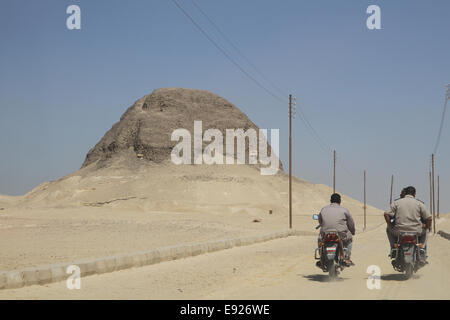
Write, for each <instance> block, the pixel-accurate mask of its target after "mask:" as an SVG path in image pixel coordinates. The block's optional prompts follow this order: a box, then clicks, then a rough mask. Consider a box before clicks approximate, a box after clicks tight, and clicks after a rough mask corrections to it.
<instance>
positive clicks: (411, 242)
mask: <svg viewBox="0 0 450 320" xmlns="http://www.w3.org/2000/svg"><path fill="white" fill-rule="evenodd" d="M418 240H419V238H418V236H417V234H415V233H408V232H401V233H400V234H399V235H398V237H397V241H396V242H395V243H394V248H392V250H391V254H390V255H389V256H390V258H391V259H392V260H391V263H392V266H393V267H394V270H396V271H398V272H404V273H405V277H406V279H409V278H411V276H412V275H413V274H414V273H416V272H417V270H419V269H420V268H421V267H423V266H424V265H425V264H426V262H425V263H424V262H421V260H422V261H424V260H425V258H426V251H425V248H424V247H423V244H422V243H419V241H418Z"/></svg>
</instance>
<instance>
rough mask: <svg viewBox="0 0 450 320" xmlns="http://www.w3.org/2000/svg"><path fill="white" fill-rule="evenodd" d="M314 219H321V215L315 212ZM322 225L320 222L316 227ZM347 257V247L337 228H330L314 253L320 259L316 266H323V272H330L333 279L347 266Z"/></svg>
mask: <svg viewBox="0 0 450 320" xmlns="http://www.w3.org/2000/svg"><path fill="white" fill-rule="evenodd" d="M313 219H314V220H319V215H317V214H314V215H313ZM320 227H321V226H320V224H319V225H318V226H317V227H316V229H319V228H320ZM346 257H347V249H346V248H345V247H344V245H343V243H342V239H341V237H340V235H339V232H337V231H336V230H329V231H327V232H326V233H325V234H324V235H323V237H322V239H321V240H320V242H319V246H318V248H316V250H315V253H314V258H315V259H316V260H318V262H317V263H316V266H317V267H319V268H321V269H322V271H323V272H328V274H329V277H330V279H332V280H333V279H336V278H337V276H338V275H339V273H340V271H342V270H344V268H345V267H346V266H347V265H346V263H345V259H346Z"/></svg>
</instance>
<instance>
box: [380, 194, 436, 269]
mask: <svg viewBox="0 0 450 320" xmlns="http://www.w3.org/2000/svg"><path fill="white" fill-rule="evenodd" d="M402 193H404V197H403V198H400V199H398V200H396V201H394V202H393V203H392V204H391V208H390V210H389V211H386V212H385V213H384V218H385V220H386V223H387V229H386V233H387V236H388V240H389V244H390V246H391V250H392V248H393V247H394V243H395V241H396V239H397V237H398V235H399V234H400V232H413V233H416V234H417V235H418V237H419V242H420V243H423V247H424V248H425V250H426V244H427V238H428V234H427V230H426V229H428V230H431V221H432V218H431V215H430V213H429V212H428V211H427V208H426V206H425V205H424V204H423V202H421V201H419V200H417V199H415V197H416V189H415V188H414V187H412V186H410V187H407V188H405V189H404V190H402ZM392 219H393V221H391V220H392ZM421 262H422V263H425V260H424V258H423V259H422V260H421Z"/></svg>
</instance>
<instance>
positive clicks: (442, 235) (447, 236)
mask: <svg viewBox="0 0 450 320" xmlns="http://www.w3.org/2000/svg"><path fill="white" fill-rule="evenodd" d="M437 234H438V235H440V236H441V237H442V238H445V239H447V240H450V233H448V232H445V231H442V230H439V231H438V232H437Z"/></svg>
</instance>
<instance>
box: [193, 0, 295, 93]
mask: <svg viewBox="0 0 450 320" xmlns="http://www.w3.org/2000/svg"><path fill="white" fill-rule="evenodd" d="M191 2H192V4H193V5H194V6H195V7H196V8H197V10H198V11H199V12H200V13H201V14H202V15H203V16H204V17H205V18H206V19H207V20H208V21H209V23H211V25H212V26H213V27H214V28H215V29H216V30H217V32H218V33H219V34H220V35H221V36H222V38H223V39H224V40H225V41H226V42H227V43H228V44H229V45H230V46H231V47H233V49H234V50H235V51H236V52H237V54H238V55H239V56H240V57H241V58H242V59H243V60H245V61H246V62H247V63H248V64H249V65H250V66H251V67H252V68H253V70H254V71H255V72H256V73H258V74H259V75H260V76H261V78H263V79H264V80H265V81H266V82H267V83H269V84H270V85H271V86H272V87H273V88H274V89H275V90H276V91H278V93H280V94H281V95H282V96H288V94H287V93H286V92H284V91H283V90H281V89H280V88H279V87H278V86H276V85H275V84H274V83H273V82H272V81H271V80H270V79H268V78H267V77H266V76H265V75H264V73H263V72H262V71H260V70H259V68H258V67H257V66H256V65H255V64H254V63H252V62H251V61H250V59H248V58H247V57H246V56H245V55H244V54H243V53H242V51H241V50H240V49H239V48H238V47H237V45H235V44H234V43H233V41H231V40H230V38H228V37H227V35H226V34H225V33H224V32H223V31H222V30H221V29H220V28H219V26H218V25H217V24H216V23H215V22H214V21H213V20H212V19H211V18H210V17H209V16H208V15H207V14H206V12H205V11H203V10H202V8H200V6H199V5H198V4H197V3H196V2H195V0H191Z"/></svg>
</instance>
